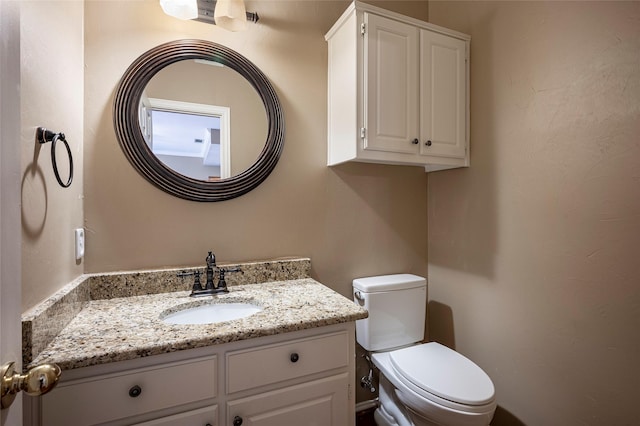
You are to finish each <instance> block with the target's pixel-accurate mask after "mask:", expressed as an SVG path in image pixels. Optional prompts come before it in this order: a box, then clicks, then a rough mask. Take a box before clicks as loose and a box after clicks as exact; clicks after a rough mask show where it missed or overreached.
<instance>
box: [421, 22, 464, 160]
mask: <svg viewBox="0 0 640 426" xmlns="http://www.w3.org/2000/svg"><path fill="white" fill-rule="evenodd" d="M465 59H466V43H465V42H464V41H463V40H459V39H456V38H453V37H449V36H445V35H442V34H438V33H434V32H431V31H427V30H420V61H421V77H420V80H421V81H420V86H421V114H420V120H421V123H420V129H421V135H420V153H421V154H424V155H433V156H442V157H455V158H464V157H465V155H466V146H467V135H466V128H467V126H466V124H467V117H466V110H467V107H466V105H467V88H466V81H467V78H466V69H467V67H466V60H465Z"/></svg>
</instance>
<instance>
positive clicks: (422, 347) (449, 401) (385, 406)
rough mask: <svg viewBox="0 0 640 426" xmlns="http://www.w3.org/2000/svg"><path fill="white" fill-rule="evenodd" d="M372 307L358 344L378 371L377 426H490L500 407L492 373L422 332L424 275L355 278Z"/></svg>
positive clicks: (358, 296)
mask: <svg viewBox="0 0 640 426" xmlns="http://www.w3.org/2000/svg"><path fill="white" fill-rule="evenodd" d="M353 288H354V299H355V301H356V302H357V303H359V304H361V305H363V306H364V307H365V308H366V309H367V310H369V317H368V318H367V319H365V320H359V321H357V322H356V336H357V340H358V343H360V345H361V346H363V347H364V348H365V349H366V350H368V351H370V352H371V359H372V361H373V363H374V365H375V366H376V367H377V368H378V369H379V370H380V386H379V389H380V395H379V400H380V407H379V408H378V409H377V410H376V412H375V419H376V422H377V424H378V425H379V426H427V425H442V426H448V425H450V426H487V425H489V423H490V422H491V419H492V417H493V413H494V412H495V408H496V401H495V388H494V386H493V383H492V382H491V379H490V378H489V376H488V375H487V374H486V373H485V372H484V371H483V370H482V369H481V368H480V367H478V366H477V365H476V364H474V363H473V362H472V361H470V360H469V359H467V358H465V357H464V356H463V355H461V354H459V353H457V352H455V351H453V350H451V349H449V348H447V347H446V346H443V345H441V344H439V343H436V342H429V343H422V344H419V343H418V342H420V341H421V340H422V336H423V335H424V319H425V307H426V280H425V279H424V278H422V277H418V276H416V275H410V274H397V275H386V276H381V277H369V278H360V279H357V280H354V282H353Z"/></svg>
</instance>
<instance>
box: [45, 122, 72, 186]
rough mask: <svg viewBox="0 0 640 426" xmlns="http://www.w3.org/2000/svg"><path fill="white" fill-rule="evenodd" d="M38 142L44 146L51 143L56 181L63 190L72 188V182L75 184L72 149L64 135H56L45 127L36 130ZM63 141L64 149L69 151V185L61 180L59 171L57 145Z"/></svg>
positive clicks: (52, 163)
mask: <svg viewBox="0 0 640 426" xmlns="http://www.w3.org/2000/svg"><path fill="white" fill-rule="evenodd" d="M36 140H37V141H38V142H39V143H41V144H43V143H47V142H51V165H52V166H53V174H54V175H55V176H56V180H57V181H58V183H59V184H60V186H61V187H63V188H68V187H69V186H71V182H73V156H72V155H71V148H69V143H68V142H67V139H66V138H65V136H64V133H55V132H52V131H51V130H47V129H45V128H44V127H38V129H37V130H36ZM58 141H61V142H62V143H63V144H64V147H65V148H66V150H67V155H68V156H69V179H67V183H64V182H63V181H62V179H61V178H60V172H59V171H58V163H57V161H56V143H57V142H58Z"/></svg>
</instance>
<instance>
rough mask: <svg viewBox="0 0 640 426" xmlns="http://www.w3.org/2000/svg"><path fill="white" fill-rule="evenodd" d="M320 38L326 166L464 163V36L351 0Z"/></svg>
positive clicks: (444, 165)
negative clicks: (324, 45) (324, 56)
mask: <svg viewBox="0 0 640 426" xmlns="http://www.w3.org/2000/svg"><path fill="white" fill-rule="evenodd" d="M325 38H326V40H327V42H328V46H329V51H328V56H329V63H328V66H329V70H328V164H329V165H335V164H340V163H343V162H346V161H364V162H376V163H388V164H410V165H422V166H425V168H426V170H427V171H434V170H441V169H448V168H454V167H466V166H468V165H469V132H468V128H469V97H468V94H469V90H468V89H469V44H470V37H469V36H467V35H464V34H461V33H458V32H456V31H451V30H447V29H445V28H442V27H438V26H435V25H432V24H429V23H426V22H423V21H420V20H417V19H413V18H409V17H406V16H403V15H399V14H396V13H393V12H389V11H386V10H384V9H380V8H378V7H375V6H370V5H368V4H365V3H360V2H357V1H356V2H354V3H353V4H351V6H350V7H349V8H348V9H347V10H346V11H345V13H344V14H343V15H342V16H341V17H340V18H339V19H338V21H337V22H336V24H335V25H334V26H333V27H332V28H331V29H330V30H329V32H328V33H327V35H326V36H325Z"/></svg>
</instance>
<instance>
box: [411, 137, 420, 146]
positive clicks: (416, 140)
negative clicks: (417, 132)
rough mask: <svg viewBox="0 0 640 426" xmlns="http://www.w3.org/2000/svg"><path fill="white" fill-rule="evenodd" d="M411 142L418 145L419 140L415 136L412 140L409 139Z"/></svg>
mask: <svg viewBox="0 0 640 426" xmlns="http://www.w3.org/2000/svg"><path fill="white" fill-rule="evenodd" d="M411 143H412V144H414V145H418V144H419V143H420V141H419V140H418V138H415V139H414V140H412V141H411Z"/></svg>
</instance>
